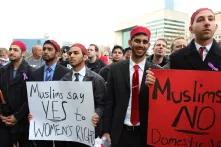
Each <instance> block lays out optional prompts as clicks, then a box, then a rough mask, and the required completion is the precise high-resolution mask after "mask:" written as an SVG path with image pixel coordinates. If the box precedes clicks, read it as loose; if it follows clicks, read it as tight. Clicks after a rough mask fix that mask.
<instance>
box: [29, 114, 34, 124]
mask: <svg viewBox="0 0 221 147" xmlns="http://www.w3.org/2000/svg"><path fill="white" fill-rule="evenodd" d="M32 118H33V117H32V115H31V113H29V114H28V121H29V122H30V121H31V120H32Z"/></svg>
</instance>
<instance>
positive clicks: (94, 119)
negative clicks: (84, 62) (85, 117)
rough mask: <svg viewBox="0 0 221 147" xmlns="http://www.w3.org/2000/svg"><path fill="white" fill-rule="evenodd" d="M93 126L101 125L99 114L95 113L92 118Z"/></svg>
mask: <svg viewBox="0 0 221 147" xmlns="http://www.w3.org/2000/svg"><path fill="white" fill-rule="evenodd" d="M91 121H92V123H93V125H94V126H95V127H96V126H97V124H98V123H99V121H100V117H99V115H98V114H97V113H94V114H93V116H92V119H91Z"/></svg>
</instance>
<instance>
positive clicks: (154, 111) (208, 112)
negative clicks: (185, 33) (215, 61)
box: [147, 70, 221, 147]
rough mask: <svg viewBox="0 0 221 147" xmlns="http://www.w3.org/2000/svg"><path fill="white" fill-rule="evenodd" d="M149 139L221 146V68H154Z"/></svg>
mask: <svg viewBox="0 0 221 147" xmlns="http://www.w3.org/2000/svg"><path fill="white" fill-rule="evenodd" d="M153 72H154V75H155V76H156V81H155V83H154V85H152V86H149V90H150V91H149V112H148V117H149V118H148V137H147V143H148V144H151V145H153V146H154V147H161V146H165V147H173V146H187V147H215V146H217V147H218V146H221V125H220V124H221V117H220V116H221V80H220V78H221V72H209V71H190V70H153Z"/></svg>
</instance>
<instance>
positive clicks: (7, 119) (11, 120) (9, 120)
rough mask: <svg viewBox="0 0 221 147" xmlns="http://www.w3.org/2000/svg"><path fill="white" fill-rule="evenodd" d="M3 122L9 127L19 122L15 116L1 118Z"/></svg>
mask: <svg viewBox="0 0 221 147" xmlns="http://www.w3.org/2000/svg"><path fill="white" fill-rule="evenodd" d="M1 119H2V122H3V123H5V124H6V125H7V126H14V125H15V124H16V123H17V120H16V118H15V116H14V115H10V116H1Z"/></svg>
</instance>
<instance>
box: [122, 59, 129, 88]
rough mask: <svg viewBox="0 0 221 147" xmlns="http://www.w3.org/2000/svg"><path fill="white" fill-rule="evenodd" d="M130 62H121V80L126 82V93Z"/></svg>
mask: <svg viewBox="0 0 221 147" xmlns="http://www.w3.org/2000/svg"><path fill="white" fill-rule="evenodd" d="M129 64H130V61H129V60H126V61H125V62H123V64H122V67H121V68H120V69H122V74H121V75H122V78H123V79H124V80H123V81H125V82H126V87H127V88H128V91H130V67H129Z"/></svg>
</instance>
